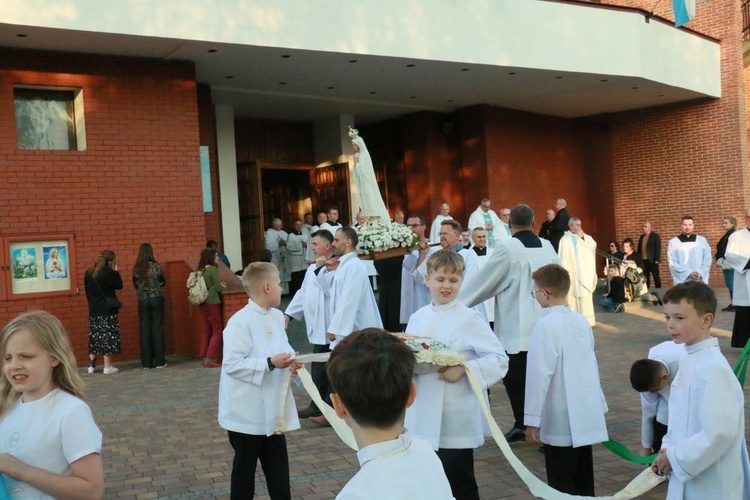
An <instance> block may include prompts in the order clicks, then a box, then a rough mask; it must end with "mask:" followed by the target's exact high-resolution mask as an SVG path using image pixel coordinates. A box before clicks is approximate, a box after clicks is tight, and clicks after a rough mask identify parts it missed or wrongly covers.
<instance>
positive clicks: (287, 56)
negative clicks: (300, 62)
mask: <svg viewBox="0 0 750 500" xmlns="http://www.w3.org/2000/svg"><path fill="white" fill-rule="evenodd" d="M290 57H292V56H290V55H289V54H284V55H283V56H281V58H282V59H289V58H290Z"/></svg>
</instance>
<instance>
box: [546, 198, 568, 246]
mask: <svg viewBox="0 0 750 500" xmlns="http://www.w3.org/2000/svg"><path fill="white" fill-rule="evenodd" d="M567 206H568V202H567V201H565V198H558V199H557V201H556V202H555V210H557V213H555V217H554V219H552V221H551V222H550V224H549V232H548V234H549V238H547V239H548V240H549V242H550V243H552V247H553V248H554V249H555V252H557V247H558V246H559V245H560V238H562V237H563V235H564V234H565V231H567V230H568V221H569V220H570V215H569V214H568V209H567Z"/></svg>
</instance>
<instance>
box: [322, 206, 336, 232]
mask: <svg viewBox="0 0 750 500" xmlns="http://www.w3.org/2000/svg"><path fill="white" fill-rule="evenodd" d="M340 227H341V223H340V222H339V209H338V208H336V207H331V208H329V209H328V212H327V213H326V220H325V221H324V222H322V223H321V224H320V229H325V230H326V231H328V232H329V233H331V236H335V235H336V231H337V230H338V229H339V228H340Z"/></svg>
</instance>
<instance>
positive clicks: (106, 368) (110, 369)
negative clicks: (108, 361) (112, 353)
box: [104, 366, 120, 375]
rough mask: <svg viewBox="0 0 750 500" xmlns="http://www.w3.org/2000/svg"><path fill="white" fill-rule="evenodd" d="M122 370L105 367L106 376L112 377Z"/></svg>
mask: <svg viewBox="0 0 750 500" xmlns="http://www.w3.org/2000/svg"><path fill="white" fill-rule="evenodd" d="M119 371H120V370H118V369H117V367H115V366H110V367H105V368H104V374H105V375H111V374H112V373H117V372H119Z"/></svg>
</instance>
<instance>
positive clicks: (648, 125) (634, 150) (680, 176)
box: [606, 0, 750, 286]
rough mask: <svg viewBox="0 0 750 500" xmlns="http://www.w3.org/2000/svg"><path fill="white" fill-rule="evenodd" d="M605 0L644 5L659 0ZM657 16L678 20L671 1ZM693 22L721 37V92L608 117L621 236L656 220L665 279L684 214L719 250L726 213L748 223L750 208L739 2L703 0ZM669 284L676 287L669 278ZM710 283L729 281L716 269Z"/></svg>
mask: <svg viewBox="0 0 750 500" xmlns="http://www.w3.org/2000/svg"><path fill="white" fill-rule="evenodd" d="M606 3H612V4H620V5H628V6H635V7H641V8H645V9H650V8H652V4H653V2H649V1H609V2H606ZM655 13H656V14H657V15H660V16H663V17H665V18H668V19H673V16H672V11H671V2H662V3H661V4H660V5H658V6H657V9H656V12H655ZM687 27H688V28H690V29H692V30H695V31H698V32H700V33H703V34H706V35H709V36H712V37H714V38H717V39H719V40H721V71H722V89H721V90H722V97H721V98H720V99H716V100H712V99H704V100H697V101H693V102H688V103H680V104H673V105H667V106H662V107H654V108H648V109H642V110H637V111H631V112H626V113H619V114H615V115H611V116H609V117H608V120H609V123H610V125H611V126H612V138H613V141H612V148H613V155H614V161H613V166H614V171H615V172H618V173H621V174H622V173H624V174H626V175H627V179H628V181H627V182H619V183H618V184H617V187H616V190H615V211H616V224H617V235H618V238H619V239H620V240H622V239H623V238H624V237H626V236H631V237H632V236H637V235H638V234H640V225H641V223H642V222H643V221H644V220H648V219H650V220H651V221H652V222H653V224H654V231H656V232H658V233H660V234H661V236H662V240H663V252H662V259H663V260H664V261H665V263H664V265H663V266H662V267H663V272H662V275H663V276H665V277H668V275H669V273H668V268H667V266H666V243H667V240H668V239H669V238H671V237H673V236H675V235H677V234H679V232H680V226H679V224H680V218H681V217H682V215H684V214H690V215H692V216H693V217H695V222H696V232H697V233H698V234H701V235H704V236H706V237H707V238H708V241H709V244H710V245H711V246H712V247H714V246H715V245H716V242H717V241H718V240H719V238H720V237H721V236H722V235H723V233H724V232H723V229H722V227H721V221H722V217H724V216H725V215H734V216H735V217H738V220H739V223H740V226H742V223H743V222H744V218H742V217H741V216H742V215H743V210H744V207H747V206H750V189H748V180H749V179H750V168H749V166H748V151H747V121H748V119H747V104H746V96H745V72H744V69H743V63H742V44H741V40H740V33H741V15H740V2H736V1H733V0H712V1H711V2H698V3H697V6H696V17H695V19H693V20H692V21H691V22H690V23H689V24H688V25H687ZM665 281H666V284H665V286H669V285H671V279H667V280H665ZM711 284H712V285H715V286H723V285H724V281H723V278H722V276H721V273H720V271H719V270H718V268H716V267H715V266H714V267H713V269H712V273H711Z"/></svg>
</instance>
